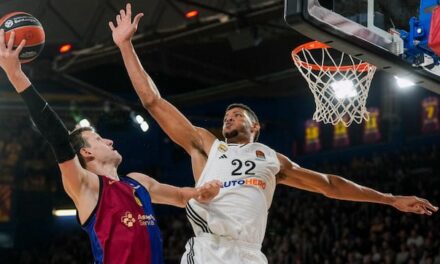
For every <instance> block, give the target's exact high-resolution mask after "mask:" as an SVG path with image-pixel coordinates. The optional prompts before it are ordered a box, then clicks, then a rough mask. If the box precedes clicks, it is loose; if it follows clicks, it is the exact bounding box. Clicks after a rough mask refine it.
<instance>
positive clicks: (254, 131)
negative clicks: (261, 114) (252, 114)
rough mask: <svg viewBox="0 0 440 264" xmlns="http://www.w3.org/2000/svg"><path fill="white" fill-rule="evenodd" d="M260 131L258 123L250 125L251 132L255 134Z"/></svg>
mask: <svg viewBox="0 0 440 264" xmlns="http://www.w3.org/2000/svg"><path fill="white" fill-rule="evenodd" d="M260 129H261V127H260V123H258V122H253V123H252V128H251V132H253V133H256V132H258V131H260Z"/></svg>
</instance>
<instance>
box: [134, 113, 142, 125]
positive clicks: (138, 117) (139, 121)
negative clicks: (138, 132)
mask: <svg viewBox="0 0 440 264" xmlns="http://www.w3.org/2000/svg"><path fill="white" fill-rule="evenodd" d="M135 118H136V122H138V124H142V122H144V118H143V117H142V116H141V115H136V117H135Z"/></svg>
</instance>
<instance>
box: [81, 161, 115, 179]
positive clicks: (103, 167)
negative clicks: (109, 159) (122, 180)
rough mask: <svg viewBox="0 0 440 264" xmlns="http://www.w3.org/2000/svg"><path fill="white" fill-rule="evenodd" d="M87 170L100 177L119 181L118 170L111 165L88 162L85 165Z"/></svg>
mask: <svg viewBox="0 0 440 264" xmlns="http://www.w3.org/2000/svg"><path fill="white" fill-rule="evenodd" d="M87 170H89V171H91V172H93V173H95V174H97V175H101V176H107V177H109V178H111V179H114V180H119V177H118V168H117V167H116V166H115V165H114V164H111V163H97V162H89V163H88V164H87Z"/></svg>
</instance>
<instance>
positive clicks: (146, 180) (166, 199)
mask: <svg viewBox="0 0 440 264" xmlns="http://www.w3.org/2000/svg"><path fill="white" fill-rule="evenodd" d="M128 176H129V177H131V178H133V179H135V180H136V181H138V182H139V183H140V184H142V185H143V186H144V187H145V188H146V189H147V190H148V192H149V193H150V196H151V200H152V202H153V203H157V204H168V205H173V206H177V207H185V206H186V204H187V203H188V201H189V200H190V199H195V200H196V201H198V202H200V203H208V202H210V201H211V200H212V199H213V198H215V197H216V196H217V194H218V193H219V192H220V188H221V185H222V183H221V182H220V181H216V180H213V181H209V182H206V183H204V184H203V185H202V186H200V187H197V188H192V187H175V186H172V185H168V184H163V183H160V182H158V181H156V180H155V179H153V178H151V177H148V176H147V175H145V174H141V173H130V174H128Z"/></svg>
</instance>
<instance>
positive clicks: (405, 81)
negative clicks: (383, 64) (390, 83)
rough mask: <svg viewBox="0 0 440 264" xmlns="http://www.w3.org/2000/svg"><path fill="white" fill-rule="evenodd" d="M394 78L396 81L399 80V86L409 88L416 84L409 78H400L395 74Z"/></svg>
mask: <svg viewBox="0 0 440 264" xmlns="http://www.w3.org/2000/svg"><path fill="white" fill-rule="evenodd" d="M394 78H395V79H396V82H397V85H398V86H399V88H408V87H411V86H414V83H413V82H412V81H410V80H408V79H404V78H399V77H397V76H394Z"/></svg>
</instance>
